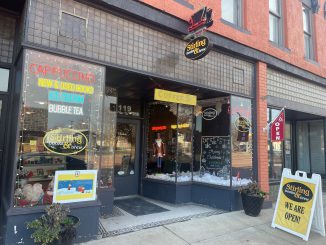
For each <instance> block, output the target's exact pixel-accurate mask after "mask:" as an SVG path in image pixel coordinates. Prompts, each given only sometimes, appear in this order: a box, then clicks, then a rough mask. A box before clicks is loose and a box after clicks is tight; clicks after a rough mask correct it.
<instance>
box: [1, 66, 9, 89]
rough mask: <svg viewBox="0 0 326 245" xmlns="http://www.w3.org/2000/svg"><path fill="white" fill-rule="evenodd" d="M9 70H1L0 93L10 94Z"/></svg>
mask: <svg viewBox="0 0 326 245" xmlns="http://www.w3.org/2000/svg"><path fill="white" fill-rule="evenodd" d="M8 84H9V69H4V68H0V92H8Z"/></svg>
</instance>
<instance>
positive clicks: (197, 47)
mask: <svg viewBox="0 0 326 245" xmlns="http://www.w3.org/2000/svg"><path fill="white" fill-rule="evenodd" d="M210 49H211V44H210V43H209V40H208V38H207V37H204V36H199V37H197V38H195V39H193V40H191V41H190V42H189V43H188V44H187V46H186V49H185V51H184V54H185V56H186V58H188V59H191V60H199V59H201V58H203V57H205V56H206V55H207V54H208V53H209V51H210Z"/></svg>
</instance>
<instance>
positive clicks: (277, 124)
mask: <svg viewBox="0 0 326 245" xmlns="http://www.w3.org/2000/svg"><path fill="white" fill-rule="evenodd" d="M284 114H285V113H284V110H282V111H281V112H280V114H279V115H278V116H277V117H276V118H275V120H274V121H273V122H272V123H271V125H270V131H271V141H283V140H284V122H285V115H284Z"/></svg>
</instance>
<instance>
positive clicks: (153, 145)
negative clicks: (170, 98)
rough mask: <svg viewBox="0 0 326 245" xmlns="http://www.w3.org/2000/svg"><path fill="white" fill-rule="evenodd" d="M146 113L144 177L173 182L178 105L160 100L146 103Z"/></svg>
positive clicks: (174, 176)
mask: <svg viewBox="0 0 326 245" xmlns="http://www.w3.org/2000/svg"><path fill="white" fill-rule="evenodd" d="M147 115H148V127H147V130H148V132H147V149H146V150H147V163H146V164H147V166H146V168H145V171H146V173H145V175H146V178H151V179H159V180H164V181H172V182H175V181H176V177H177V176H176V167H177V165H176V161H177V142H178V130H177V128H178V126H177V124H178V105H177V104H174V103H168V102H161V101H160V102H152V103H150V104H148V107H147ZM189 180H191V177H190V178H189Z"/></svg>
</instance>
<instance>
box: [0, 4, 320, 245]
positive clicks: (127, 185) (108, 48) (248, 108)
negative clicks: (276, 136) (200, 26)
mask: <svg viewBox="0 0 326 245" xmlns="http://www.w3.org/2000/svg"><path fill="white" fill-rule="evenodd" d="M316 3H318V6H320V8H319V11H318V7H316ZM325 4H326V2H325V1H323V0H319V1H312V0H302V1H301V0H298V1H292V0H291V1H290V0H274V1H273V0H270V1H267V0H264V1H261V0H259V1H258V0H256V1H255V0H233V1H231V0H226V1H225V0H217V1H216V0H201V1H194V0H162V1H153V0H142V1H133V0H121V1H114V0H103V1H100V0H96V1H87V0H78V1H74V0H60V1H53V0H27V1H22V0H21V1H17V3H15V4H13V3H11V2H10V1H3V4H2V6H1V8H0V12H1V15H0V30H1V32H0V79H1V80H2V81H0V82H1V83H2V85H0V102H1V103H0V109H1V117H0V153H1V154H0V161H1V166H0V167H1V168H0V176H1V186H0V187H1V188H0V196H1V213H0V217H1V222H2V223H1V225H2V226H1V233H0V238H1V239H2V242H3V243H4V244H9V243H13V242H17V241H21V239H23V240H24V242H25V244H32V243H31V240H29V235H30V234H29V233H28V231H26V229H25V226H24V225H23V224H24V223H25V222H26V221H28V220H31V219H33V218H35V217H37V216H39V214H40V213H42V212H43V208H44V204H47V203H46V201H48V200H49V198H50V200H52V199H51V198H52V196H51V195H50V194H48V191H52V189H51V181H52V178H53V175H54V173H55V171H57V170H74V171H75V170H77V171H81V170H87V169H97V170H98V182H97V184H96V185H97V198H96V200H93V201H88V202H76V203H72V204H70V205H69V206H70V208H71V209H72V212H73V214H74V215H76V216H78V217H79V218H80V219H81V225H80V227H79V230H78V232H79V234H81V235H80V236H79V237H78V240H79V241H86V240H90V239H95V238H96V237H97V234H98V230H99V219H100V218H101V216H106V215H108V214H109V213H110V212H112V208H113V199H114V197H119V196H129V195H141V196H145V197H149V198H153V199H158V200H162V201H166V202H171V203H186V202H195V203H201V204H204V205H209V206H212V207H216V208H221V209H225V210H229V211H232V210H238V209H240V208H241V200H240V197H239V194H238V192H237V190H238V187H239V186H241V185H244V184H246V183H248V182H249V181H250V180H252V179H254V180H257V181H258V183H259V185H260V186H261V188H262V189H263V190H264V191H267V192H269V193H270V196H269V199H268V200H267V201H266V202H265V205H266V207H268V206H269V207H270V206H271V203H272V201H274V200H275V195H276V193H277V188H278V185H279V181H280V176H281V172H282V169H283V168H284V167H287V168H291V169H292V170H293V171H296V170H303V171H306V172H308V173H312V172H314V173H319V174H321V175H322V177H323V178H325V175H326V170H325V168H326V160H325V149H324V144H325V137H324V136H325V128H326V124H325V117H326V112H325V106H326V105H325V102H324V98H325V97H326V87H325V86H326V46H325V44H324V42H323V40H324V39H325V38H326V33H325V32H324V31H323V30H324V29H325V28H326V20H325V18H324V16H325V10H324V8H323V6H324V5H325ZM204 6H206V7H208V8H211V9H212V12H213V21H214V24H213V26H211V27H210V28H209V30H207V31H206V32H205V33H203V35H204V36H206V37H208V39H209V41H210V43H211V44H212V50H211V51H210V52H209V53H208V54H207V56H206V57H205V58H202V59H200V60H196V61H194V60H190V59H187V58H186V57H185V55H184V50H185V47H186V44H187V41H185V40H184V37H185V36H186V35H187V34H188V26H189V25H188V23H187V21H188V20H189V18H190V16H191V15H193V14H194V13H195V12H196V11H198V10H199V9H201V8H203V7H204ZM303 17H304V18H303ZM303 20H304V21H303ZM40 79H41V80H40ZM87 79H88V80H87ZM40 81H43V82H44V81H45V82H44V83H42V82H40ZM81 88H84V89H88V90H87V91H91V92H85V91H86V90H82V89H81ZM156 89H163V90H168V91H170V92H179V93H181V95H179V96H184V98H190V97H188V96H190V95H191V96H196V98H197V102H196V104H195V105H194V104H189V103H188V104H187V103H181V102H175V101H174V102H173V101H171V99H170V100H169V99H165V100H164V101H162V100H155V99H154V93H155V90H156ZM83 91H84V92H83ZM185 100H187V99H185ZM176 101H178V99H176ZM50 108H51V110H50ZM53 108H55V109H53ZM282 108H285V113H286V125H285V139H284V141H283V142H270V140H269V133H268V127H267V123H268V122H271V121H272V120H273V119H274V118H275V117H276V116H277V114H278V113H279V112H280V110H281V109H282ZM77 112H78V113H77ZM206 112H207V114H205V113H206ZM207 115H208V116H207ZM244 128H245V129H244ZM56 130H59V131H60V130H61V131H64V130H65V131H69V130H75V131H78V133H80V134H83V135H84V136H85V138H87V142H88V144H87V145H85V148H84V149H83V150H82V151H81V152H80V153H78V154H75V153H74V154H62V152H57V151H55V150H54V151H47V150H46V149H47V148H46V147H44V146H45V145H46V144H45V140H44V138H46V136H47V135H48V134H49V133H50V132H53V131H56ZM157 133H160V135H161V137H162V138H163V143H164V144H165V147H166V152H165V153H166V155H165V154H164V155H165V156H164V157H163V163H162V162H160V161H159V160H157V159H156V158H155V157H157V156H155V157H153V155H155V151H154V152H153V145H155V144H156V143H155V142H157V141H156V140H157V138H156V137H157ZM57 143H58V142H57ZM205 143H206V144H205ZM218 144H220V145H221V148H219V147H215V148H214V147H213V148H211V145H218ZM36 145H37V147H36ZM207 152H208V153H207ZM205 154H206V155H205ZM157 158H158V157H157ZM216 159H218V160H216ZM161 160H162V159H161ZM26 186H28V188H29V187H33V186H35V188H36V187H37V186H41V189H42V190H41V192H42V195H41V196H39V197H36V198H35V197H34V199H33V200H29V199H28V198H27V197H26V195H25V194H26V192H25V191H27V187H26ZM35 195H36V194H35ZM45 197H47V198H45ZM35 199H37V200H35ZM14 229H15V232H14V233H10V232H8V231H12V230H14Z"/></svg>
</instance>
